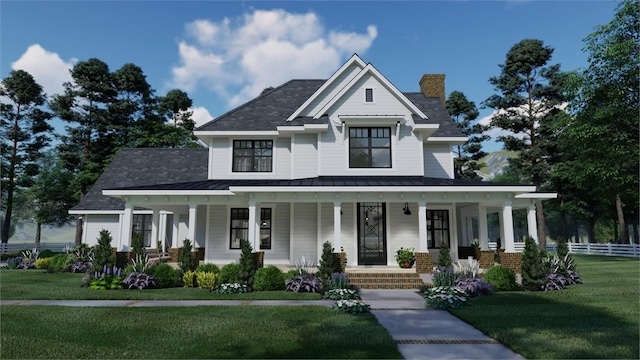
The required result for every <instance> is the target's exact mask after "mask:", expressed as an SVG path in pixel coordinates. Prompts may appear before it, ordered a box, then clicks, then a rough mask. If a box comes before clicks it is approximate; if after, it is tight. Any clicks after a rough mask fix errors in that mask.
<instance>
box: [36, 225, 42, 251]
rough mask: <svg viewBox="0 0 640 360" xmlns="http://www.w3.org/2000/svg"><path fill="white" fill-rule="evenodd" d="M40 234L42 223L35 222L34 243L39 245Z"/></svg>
mask: <svg viewBox="0 0 640 360" xmlns="http://www.w3.org/2000/svg"><path fill="white" fill-rule="evenodd" d="M41 236H42V224H41V223H40V222H39V221H38V222H36V244H38V245H40V237H41Z"/></svg>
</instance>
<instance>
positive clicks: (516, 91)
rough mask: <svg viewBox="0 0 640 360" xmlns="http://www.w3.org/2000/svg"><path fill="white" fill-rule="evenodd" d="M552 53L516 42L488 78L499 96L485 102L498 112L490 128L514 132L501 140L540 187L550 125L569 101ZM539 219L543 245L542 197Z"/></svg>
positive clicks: (529, 42) (527, 42) (528, 41)
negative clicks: (497, 73) (550, 62)
mask: <svg viewBox="0 0 640 360" xmlns="http://www.w3.org/2000/svg"><path fill="white" fill-rule="evenodd" d="M552 54H553V49H552V48H551V47H548V46H545V45H544V44H543V42H542V41H540V40H535V39H525V40H522V41H520V42H518V43H517V44H515V45H514V46H513V47H512V48H511V49H510V50H509V52H508V53H507V56H506V60H505V63H504V64H501V65H500V69H501V73H500V75H499V76H496V77H492V78H491V79H490V80H489V82H490V83H491V84H492V85H493V86H494V87H495V89H496V91H497V92H498V94H494V95H492V96H491V97H489V98H488V99H487V100H486V101H485V102H484V104H485V106H487V107H490V108H493V109H495V110H497V113H496V115H494V116H493V118H492V120H491V126H495V127H498V128H501V129H503V130H507V131H509V132H511V133H512V135H504V136H500V137H499V138H498V140H499V141H501V142H503V144H504V148H505V149H506V150H512V151H516V152H518V157H516V158H513V159H511V160H510V163H511V164H512V165H514V166H515V167H517V168H519V169H521V170H522V173H523V174H525V175H526V176H527V178H528V179H527V180H529V181H530V182H532V183H533V184H534V185H535V186H536V190H538V191H539V190H542V187H543V185H545V181H546V180H547V177H548V173H549V166H548V164H547V162H546V159H547V157H548V156H549V154H550V153H551V152H552V151H553V146H554V144H553V142H552V141H551V138H552V136H551V135H552V134H551V131H552V130H551V126H552V125H553V123H554V121H555V118H556V117H557V116H558V114H560V113H562V112H563V110H561V109H560V108H561V106H562V105H563V104H564V103H565V102H566V101H567V97H566V95H565V94H564V92H563V91H564V81H565V80H566V75H565V74H563V73H561V72H560V65H557V64H556V65H548V63H549V61H550V60H551V56H552ZM536 218H537V222H538V231H537V232H538V239H539V244H540V247H541V248H545V247H546V234H545V221H544V212H543V207H542V202H541V201H539V200H538V201H536Z"/></svg>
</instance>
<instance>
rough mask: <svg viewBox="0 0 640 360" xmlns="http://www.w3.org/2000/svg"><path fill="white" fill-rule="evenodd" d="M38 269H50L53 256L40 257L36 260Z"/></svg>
mask: <svg viewBox="0 0 640 360" xmlns="http://www.w3.org/2000/svg"><path fill="white" fill-rule="evenodd" d="M35 265H36V269H48V268H49V266H50V265H51V258H50V257H48V258H40V259H37V260H36V264H35Z"/></svg>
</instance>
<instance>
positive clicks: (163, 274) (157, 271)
mask: <svg viewBox="0 0 640 360" xmlns="http://www.w3.org/2000/svg"><path fill="white" fill-rule="evenodd" d="M149 275H153V277H154V278H155V279H156V282H157V283H158V287H159V288H172V287H175V286H176V283H177V281H176V280H177V279H176V272H175V270H173V268H172V267H171V265H169V264H165V263H160V264H156V265H153V266H152V267H150V268H149Z"/></svg>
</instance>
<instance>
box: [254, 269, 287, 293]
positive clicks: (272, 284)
mask: <svg viewBox="0 0 640 360" xmlns="http://www.w3.org/2000/svg"><path fill="white" fill-rule="evenodd" d="M284 280H285V279H284V273H283V272H282V270H280V269H279V268H278V267H277V266H273V265H269V266H267V267H263V268H260V269H258V270H257V271H256V275H255V279H254V281H253V289H254V290H256V291H273V290H284Z"/></svg>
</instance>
